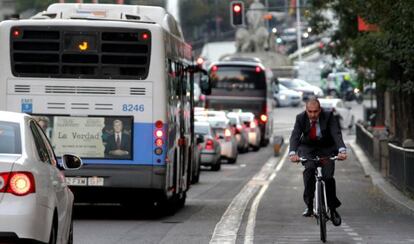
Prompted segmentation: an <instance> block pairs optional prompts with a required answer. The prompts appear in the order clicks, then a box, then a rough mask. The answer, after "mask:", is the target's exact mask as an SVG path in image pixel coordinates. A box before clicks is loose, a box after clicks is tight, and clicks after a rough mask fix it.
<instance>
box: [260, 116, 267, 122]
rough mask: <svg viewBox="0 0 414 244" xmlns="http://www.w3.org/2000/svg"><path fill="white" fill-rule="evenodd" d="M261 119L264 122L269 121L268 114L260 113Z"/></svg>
mask: <svg viewBox="0 0 414 244" xmlns="http://www.w3.org/2000/svg"><path fill="white" fill-rule="evenodd" d="M260 121H262V122H263V123H266V122H267V115H266V114H262V115H260Z"/></svg>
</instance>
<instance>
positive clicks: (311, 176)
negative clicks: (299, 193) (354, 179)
mask: <svg viewBox="0 0 414 244" xmlns="http://www.w3.org/2000/svg"><path fill="white" fill-rule="evenodd" d="M303 166H305V170H304V171H303V183H304V185H305V191H304V193H303V200H304V201H305V203H306V205H307V206H313V198H314V196H315V183H316V179H315V171H316V164H315V162H314V161H306V162H305V163H304V164H303ZM334 172H335V162H334V161H331V160H327V162H326V163H324V164H323V166H322V179H323V180H324V181H325V186H326V197H327V200H328V207H329V208H337V207H339V206H340V205H341V202H340V201H339V199H338V198H337V197H336V184H335V178H334Z"/></svg>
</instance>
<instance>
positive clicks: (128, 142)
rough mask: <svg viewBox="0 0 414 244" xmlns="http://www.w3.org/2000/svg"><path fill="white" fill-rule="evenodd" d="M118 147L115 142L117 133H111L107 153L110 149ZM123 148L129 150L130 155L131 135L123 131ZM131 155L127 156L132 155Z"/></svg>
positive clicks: (107, 143) (106, 147)
mask: <svg viewBox="0 0 414 244" xmlns="http://www.w3.org/2000/svg"><path fill="white" fill-rule="evenodd" d="M116 149H117V146H116V142H115V134H114V135H110V136H109V137H108V140H107V142H106V146H105V154H108V153H109V152H110V151H113V150H116ZM121 150H124V151H128V153H129V155H131V137H130V136H129V135H128V134H125V133H122V136H121ZM129 155H128V156H127V157H130V156H129Z"/></svg>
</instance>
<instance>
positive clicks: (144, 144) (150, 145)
mask: <svg viewBox="0 0 414 244" xmlns="http://www.w3.org/2000/svg"><path fill="white" fill-rule="evenodd" d="M154 131H155V126H154V124H153V123H134V129H133V133H134V136H133V138H132V147H133V160H128V159H127V160H124V159H122V160H119V159H82V162H83V163H84V164H101V165H102V164H108V165H109V164H115V165H157V166H159V165H165V160H164V159H165V155H166V143H165V138H166V135H165V125H164V128H163V131H164V136H163V141H164V145H163V147H162V151H163V152H162V154H161V155H155V153H154V150H155V144H154V143H155V135H154ZM157 159H159V160H160V162H157Z"/></svg>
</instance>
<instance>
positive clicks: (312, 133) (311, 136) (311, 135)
mask: <svg viewBox="0 0 414 244" xmlns="http://www.w3.org/2000/svg"><path fill="white" fill-rule="evenodd" d="M309 139H311V140H316V121H312V126H311V129H310V133H309Z"/></svg>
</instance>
